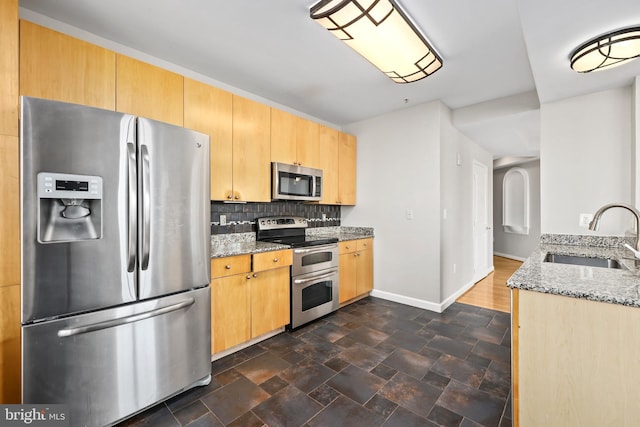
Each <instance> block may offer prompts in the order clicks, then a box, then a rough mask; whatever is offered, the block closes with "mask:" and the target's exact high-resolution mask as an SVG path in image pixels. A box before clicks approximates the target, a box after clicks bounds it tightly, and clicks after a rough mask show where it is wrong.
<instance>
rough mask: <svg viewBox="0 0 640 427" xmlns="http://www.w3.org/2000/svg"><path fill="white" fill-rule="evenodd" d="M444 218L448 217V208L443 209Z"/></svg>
mask: <svg viewBox="0 0 640 427" xmlns="http://www.w3.org/2000/svg"><path fill="white" fill-rule="evenodd" d="M442 219H447V210H446V209H443V210H442Z"/></svg>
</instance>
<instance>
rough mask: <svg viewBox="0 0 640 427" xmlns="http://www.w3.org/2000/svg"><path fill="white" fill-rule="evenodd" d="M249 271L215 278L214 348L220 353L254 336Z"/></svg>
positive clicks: (212, 296)
mask: <svg viewBox="0 0 640 427" xmlns="http://www.w3.org/2000/svg"><path fill="white" fill-rule="evenodd" d="M247 282H248V281H247V275H246V274H237V275H235V276H228V277H223V278H221V279H214V280H213V281H212V282H211V352H212V353H218V352H220V351H223V350H226V349H228V348H231V347H233V346H234V345H238V344H240V343H243V342H245V341H247V340H249V339H250V338H251V317H250V316H251V310H250V301H249V287H248V285H247Z"/></svg>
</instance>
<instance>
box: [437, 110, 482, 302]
mask: <svg viewBox="0 0 640 427" xmlns="http://www.w3.org/2000/svg"><path fill="white" fill-rule="evenodd" d="M440 116H441V122H440V124H441V128H440V129H441V139H440V148H441V152H440V168H441V169H440V178H441V183H440V191H441V193H440V204H441V206H440V208H441V209H440V210H441V215H440V224H441V230H442V231H441V240H440V251H441V252H440V256H441V262H440V271H441V302H443V303H445V305H448V304H450V303H452V302H453V301H454V300H455V298H456V297H458V296H459V295H460V294H461V291H463V290H466V289H468V288H469V287H470V286H472V285H473V283H474V277H484V276H485V275H486V274H488V273H489V272H490V271H491V270H492V269H493V260H492V259H491V256H492V254H493V247H492V241H491V239H489V245H488V247H487V257H488V263H487V270H486V271H481V272H475V271H474V269H473V267H474V262H473V255H474V254H473V247H474V245H473V192H472V190H473V175H472V174H473V162H474V161H478V162H480V163H482V164H484V165H485V166H486V167H487V183H488V189H487V198H488V200H487V218H488V219H489V221H490V222H489V225H490V224H491V217H492V215H493V203H492V192H493V191H492V186H491V174H492V168H493V161H492V158H491V154H489V153H488V152H487V151H485V150H484V149H482V148H481V147H480V146H479V145H478V144H476V143H474V142H473V141H471V140H470V139H469V138H468V137H466V136H465V135H463V134H462V133H461V132H460V131H459V130H458V129H457V128H455V127H454V126H453V123H452V114H451V112H450V111H449V109H448V108H447V107H445V106H444V105H441V114H440ZM458 156H459V157H460V165H458V164H457V163H458V162H457V160H458ZM445 209H446V211H447V217H446V219H445V218H444V215H443V213H444V212H443V211H444V210H445ZM454 264H455V265H456V272H455V273H454V272H453V265H454Z"/></svg>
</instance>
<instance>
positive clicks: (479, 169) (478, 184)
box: [473, 161, 492, 282]
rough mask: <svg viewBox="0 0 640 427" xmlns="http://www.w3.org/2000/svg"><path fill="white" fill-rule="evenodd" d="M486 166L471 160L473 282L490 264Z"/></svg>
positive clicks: (484, 273) (479, 277) (487, 272)
mask: <svg viewBox="0 0 640 427" xmlns="http://www.w3.org/2000/svg"><path fill="white" fill-rule="evenodd" d="M488 175H489V174H488V170H487V166H485V165H484V164H482V163H479V162H476V161H474V162H473V278H474V282H477V281H478V280H480V279H482V278H483V277H485V276H486V275H487V274H489V272H490V270H491V268H490V266H491V265H492V261H491V254H490V253H489V242H490V240H489V239H490V236H491V232H492V230H491V226H490V225H489V209H488V199H489V186H488V184H489V179H488Z"/></svg>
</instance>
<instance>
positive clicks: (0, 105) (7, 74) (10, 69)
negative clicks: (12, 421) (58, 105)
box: [0, 0, 19, 402]
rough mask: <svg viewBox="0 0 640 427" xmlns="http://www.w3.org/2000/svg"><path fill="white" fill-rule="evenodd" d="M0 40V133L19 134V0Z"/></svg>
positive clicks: (0, 15)
mask: <svg viewBox="0 0 640 427" xmlns="http://www.w3.org/2000/svg"><path fill="white" fill-rule="evenodd" d="M0 40H2V50H0V70H2V79H0V135H11V136H18V115H19V114H18V93H19V87H18V76H19V65H18V64H19V59H18V58H19V54H18V52H19V42H18V0H3V1H1V2H0ZM0 402H2V400H0Z"/></svg>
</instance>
